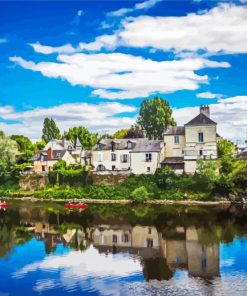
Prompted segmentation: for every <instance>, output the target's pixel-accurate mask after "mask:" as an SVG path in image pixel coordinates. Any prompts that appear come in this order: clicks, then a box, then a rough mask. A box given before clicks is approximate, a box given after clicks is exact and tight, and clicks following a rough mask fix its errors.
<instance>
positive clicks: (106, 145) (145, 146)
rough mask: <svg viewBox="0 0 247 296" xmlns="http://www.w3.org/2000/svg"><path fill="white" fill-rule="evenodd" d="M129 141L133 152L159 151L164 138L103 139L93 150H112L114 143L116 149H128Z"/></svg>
mask: <svg viewBox="0 0 247 296" xmlns="http://www.w3.org/2000/svg"><path fill="white" fill-rule="evenodd" d="M128 142H131V143H132V148H131V149H129V150H131V152H159V151H161V149H162V144H163V141H162V140H148V139H146V138H137V139H102V140H101V141H100V142H99V143H98V145H100V146H101V147H100V149H99V147H98V145H96V146H94V147H93V150H111V149H112V143H115V149H116V150H126V149H128V147H127V145H128Z"/></svg>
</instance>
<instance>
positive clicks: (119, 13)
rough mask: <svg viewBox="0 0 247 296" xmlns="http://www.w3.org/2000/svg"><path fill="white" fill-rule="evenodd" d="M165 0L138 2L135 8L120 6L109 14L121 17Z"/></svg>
mask: <svg viewBox="0 0 247 296" xmlns="http://www.w3.org/2000/svg"><path fill="white" fill-rule="evenodd" d="M161 1H163V0H147V1H144V2H141V3H136V4H135V6H134V7H133V8H120V9H118V10H115V11H112V12H110V13H108V16H115V17H120V16H124V15H126V14H129V13H132V12H134V11H138V10H145V9H149V8H151V7H153V6H155V5H156V4H157V3H159V2H161Z"/></svg>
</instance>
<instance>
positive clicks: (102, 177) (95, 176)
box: [90, 172, 129, 185]
mask: <svg viewBox="0 0 247 296" xmlns="http://www.w3.org/2000/svg"><path fill="white" fill-rule="evenodd" d="M90 176H91V177H92V180H93V184H95V185H99V184H112V185H114V184H121V183H122V182H123V181H124V180H125V179H126V178H127V177H128V176H129V174H110V173H109V174H106V173H104V174H99V173H97V172H91V174H90Z"/></svg>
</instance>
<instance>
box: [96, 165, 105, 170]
mask: <svg viewBox="0 0 247 296" xmlns="http://www.w3.org/2000/svg"><path fill="white" fill-rule="evenodd" d="M97 171H105V166H104V165H103V164H99V165H98V166H97Z"/></svg>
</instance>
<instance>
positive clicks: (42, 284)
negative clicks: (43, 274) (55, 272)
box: [33, 280, 59, 293]
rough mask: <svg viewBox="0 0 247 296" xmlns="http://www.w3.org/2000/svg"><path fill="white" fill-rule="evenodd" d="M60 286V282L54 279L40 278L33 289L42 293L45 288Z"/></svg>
mask: <svg viewBox="0 0 247 296" xmlns="http://www.w3.org/2000/svg"><path fill="white" fill-rule="evenodd" d="M58 286H59V284H58V283H56V282H55V281H54V280H39V281H37V282H36V285H35V287H34V288H33V289H34V291H36V292H39V293H41V292H43V291H45V290H49V289H54V288H55V287H58Z"/></svg>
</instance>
